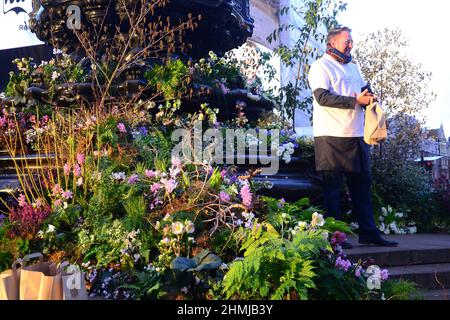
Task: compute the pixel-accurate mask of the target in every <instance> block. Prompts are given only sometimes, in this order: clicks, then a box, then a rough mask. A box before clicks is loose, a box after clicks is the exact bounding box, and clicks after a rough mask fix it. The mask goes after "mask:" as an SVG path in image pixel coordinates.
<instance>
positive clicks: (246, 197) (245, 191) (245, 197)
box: [240, 184, 253, 207]
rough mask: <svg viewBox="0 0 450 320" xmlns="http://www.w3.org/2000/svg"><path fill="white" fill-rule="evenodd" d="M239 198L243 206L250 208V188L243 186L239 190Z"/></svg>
mask: <svg viewBox="0 0 450 320" xmlns="http://www.w3.org/2000/svg"><path fill="white" fill-rule="evenodd" d="M240 194H241V198H242V203H243V204H244V206H246V207H250V206H251V205H252V198H253V195H252V192H251V191H250V186H249V185H248V184H245V185H244V186H243V187H242V188H241V192H240Z"/></svg>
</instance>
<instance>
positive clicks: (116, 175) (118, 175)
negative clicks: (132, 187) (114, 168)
mask: <svg viewBox="0 0 450 320" xmlns="http://www.w3.org/2000/svg"><path fill="white" fill-rule="evenodd" d="M111 177H112V178H113V179H114V180H117V181H119V180H125V177H126V176H125V172H117V173H114V172H113V173H112V174H111Z"/></svg>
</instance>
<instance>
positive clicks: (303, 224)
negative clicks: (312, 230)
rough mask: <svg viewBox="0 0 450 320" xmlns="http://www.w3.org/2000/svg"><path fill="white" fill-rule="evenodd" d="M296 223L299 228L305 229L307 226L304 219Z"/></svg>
mask: <svg viewBox="0 0 450 320" xmlns="http://www.w3.org/2000/svg"><path fill="white" fill-rule="evenodd" d="M297 224H298V227H299V228H300V230H305V229H306V228H307V227H308V223H306V222H305V221H299V222H298V223H297Z"/></svg>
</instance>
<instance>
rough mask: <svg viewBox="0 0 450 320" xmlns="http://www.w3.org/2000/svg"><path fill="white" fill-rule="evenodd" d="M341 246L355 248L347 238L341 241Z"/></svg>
mask: <svg viewBox="0 0 450 320" xmlns="http://www.w3.org/2000/svg"><path fill="white" fill-rule="evenodd" d="M341 247H342V249H353V245H352V244H351V243H350V242H348V241H347V240H345V241H344V242H342V243H341Z"/></svg>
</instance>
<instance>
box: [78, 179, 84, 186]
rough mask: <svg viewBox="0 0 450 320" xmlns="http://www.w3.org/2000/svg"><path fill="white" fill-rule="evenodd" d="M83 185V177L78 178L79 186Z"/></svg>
mask: <svg viewBox="0 0 450 320" xmlns="http://www.w3.org/2000/svg"><path fill="white" fill-rule="evenodd" d="M82 185H83V177H79V178H78V180H77V187H81V186H82Z"/></svg>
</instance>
